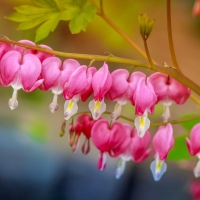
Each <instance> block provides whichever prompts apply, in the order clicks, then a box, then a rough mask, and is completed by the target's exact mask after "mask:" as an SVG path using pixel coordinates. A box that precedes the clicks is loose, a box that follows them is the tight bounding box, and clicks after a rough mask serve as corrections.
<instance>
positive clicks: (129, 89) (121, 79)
mask: <svg viewBox="0 0 200 200" xmlns="http://www.w3.org/2000/svg"><path fill="white" fill-rule="evenodd" d="M111 76H112V86H111V88H110V89H109V91H108V92H107V94H106V98H107V99H108V100H110V101H117V104H116V105H115V109H114V112H113V113H112V114H111V118H112V120H113V121H115V120H116V119H117V118H118V117H119V116H120V114H121V109H122V106H123V105H125V104H126V103H128V102H130V103H132V101H133V94H134V92H135V90H136V86H137V84H138V81H139V79H140V78H142V77H146V75H145V74H143V73H142V72H134V73H132V74H131V75H130V74H129V72H128V71H127V70H125V69H117V70H115V71H113V72H112V73H111ZM132 104H133V103H132Z"/></svg>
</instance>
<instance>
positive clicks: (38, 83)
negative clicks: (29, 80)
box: [25, 79, 44, 92]
mask: <svg viewBox="0 0 200 200" xmlns="http://www.w3.org/2000/svg"><path fill="white" fill-rule="evenodd" d="M43 82H44V79H40V80H38V81H36V82H35V83H34V85H33V86H32V87H31V88H30V89H29V90H25V91H26V92H33V91H34V90H36V89H37V88H39V87H40V86H41V85H42V83H43Z"/></svg>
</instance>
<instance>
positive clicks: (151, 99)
mask: <svg viewBox="0 0 200 200" xmlns="http://www.w3.org/2000/svg"><path fill="white" fill-rule="evenodd" d="M147 83H148V84H146V83H145V78H140V80H139V82H138V85H137V88H136V90H135V93H134V96H133V101H134V105H135V114H137V115H143V114H144V112H145V110H146V109H149V110H150V112H151V113H152V112H153V110H152V107H154V105H155V103H156V100H157V97H156V95H155V92H154V90H153V87H152V86H151V83H150V82H149V81H147Z"/></svg>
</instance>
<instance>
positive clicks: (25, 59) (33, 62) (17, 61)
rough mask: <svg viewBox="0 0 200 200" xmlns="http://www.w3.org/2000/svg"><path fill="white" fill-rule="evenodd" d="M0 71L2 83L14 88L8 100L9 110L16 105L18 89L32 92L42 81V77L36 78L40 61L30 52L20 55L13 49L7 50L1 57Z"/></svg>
mask: <svg viewBox="0 0 200 200" xmlns="http://www.w3.org/2000/svg"><path fill="white" fill-rule="evenodd" d="M0 73H1V77H2V81H3V83H4V85H6V86H9V85H11V86H12V88H13V89H14V91H13V95H12V98H11V99H10V100H9V102H8V105H9V107H10V109H11V110H13V109H15V108H16V107H17V106H18V101H17V91H18V90H19V89H21V88H22V89H23V90H24V91H26V92H32V91H34V90H35V89H37V88H38V87H39V86H40V85H41V84H42V83H43V79H40V80H38V78H39V76H40V73H41V63H40V61H39V59H38V58H37V57H36V56H34V55H32V54H26V55H22V54H20V53H19V52H18V51H14V50H12V51H9V52H7V53H6V54H4V56H3V57H2V60H1V66H0Z"/></svg>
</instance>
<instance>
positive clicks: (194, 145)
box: [186, 123, 200, 177]
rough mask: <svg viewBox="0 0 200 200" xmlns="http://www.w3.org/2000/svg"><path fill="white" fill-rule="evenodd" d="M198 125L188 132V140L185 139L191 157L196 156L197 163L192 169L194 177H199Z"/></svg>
mask: <svg viewBox="0 0 200 200" xmlns="http://www.w3.org/2000/svg"><path fill="white" fill-rule="evenodd" d="M199 137H200V123H198V124H196V125H195V126H194V127H193V128H192V130H191V132H190V140H189V139H188V138H186V144H187V148H188V151H189V153H190V155H191V156H197V157H198V159H199V161H198V163H197V165H196V167H195V168H194V176H195V177H200V140H199Z"/></svg>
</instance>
